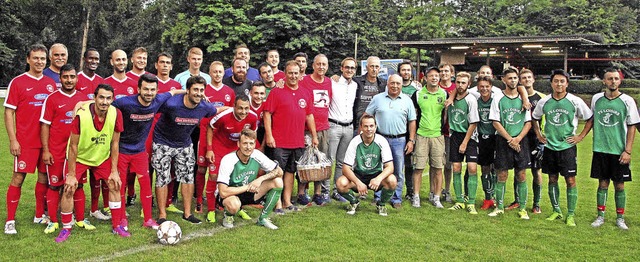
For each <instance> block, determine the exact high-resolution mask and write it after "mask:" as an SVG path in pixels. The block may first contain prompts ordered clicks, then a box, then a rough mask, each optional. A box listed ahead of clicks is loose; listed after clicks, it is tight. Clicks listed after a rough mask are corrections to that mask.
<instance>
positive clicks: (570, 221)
mask: <svg viewBox="0 0 640 262" xmlns="http://www.w3.org/2000/svg"><path fill="white" fill-rule="evenodd" d="M565 223H567V226H570V227H575V226H576V219H575V218H574V217H573V215H568V216H567V221H565Z"/></svg>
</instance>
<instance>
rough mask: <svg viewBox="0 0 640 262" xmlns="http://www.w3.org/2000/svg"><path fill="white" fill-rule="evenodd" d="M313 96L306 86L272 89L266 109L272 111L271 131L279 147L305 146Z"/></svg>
mask: <svg viewBox="0 0 640 262" xmlns="http://www.w3.org/2000/svg"><path fill="white" fill-rule="evenodd" d="M312 103H313V96H312V95H311V92H309V90H308V89H306V88H301V87H298V89H296V90H292V89H291V88H289V87H288V86H285V88H277V89H274V90H272V91H271V94H270V95H269V99H267V102H266V104H265V107H264V111H266V112H269V113H271V131H272V134H273V139H274V140H275V141H276V147H278V148H287V149H294V148H303V147H304V129H305V124H306V117H307V115H310V114H313V107H312Z"/></svg>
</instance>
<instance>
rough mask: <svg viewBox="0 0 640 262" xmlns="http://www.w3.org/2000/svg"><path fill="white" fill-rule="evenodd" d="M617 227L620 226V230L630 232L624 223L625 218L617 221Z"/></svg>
mask: <svg viewBox="0 0 640 262" xmlns="http://www.w3.org/2000/svg"><path fill="white" fill-rule="evenodd" d="M616 226H618V228H620V229H622V230H629V227H628V226H627V223H625V222H624V218H618V219H616Z"/></svg>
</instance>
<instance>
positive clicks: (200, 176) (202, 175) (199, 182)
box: [195, 169, 207, 204]
mask: <svg viewBox="0 0 640 262" xmlns="http://www.w3.org/2000/svg"><path fill="white" fill-rule="evenodd" d="M206 173H207V171H206V169H205V171H204V172H200V170H198V171H197V172H196V185H195V188H196V203H197V204H202V191H204V186H205V183H207V176H206Z"/></svg>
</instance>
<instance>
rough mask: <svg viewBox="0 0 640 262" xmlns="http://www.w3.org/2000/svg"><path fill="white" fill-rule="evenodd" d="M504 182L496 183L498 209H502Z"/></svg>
mask: <svg viewBox="0 0 640 262" xmlns="http://www.w3.org/2000/svg"><path fill="white" fill-rule="evenodd" d="M505 186H506V182H498V183H496V202H497V203H498V209H504V188H505Z"/></svg>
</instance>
